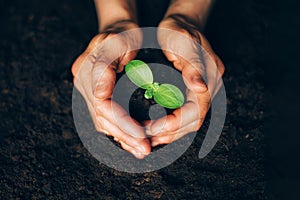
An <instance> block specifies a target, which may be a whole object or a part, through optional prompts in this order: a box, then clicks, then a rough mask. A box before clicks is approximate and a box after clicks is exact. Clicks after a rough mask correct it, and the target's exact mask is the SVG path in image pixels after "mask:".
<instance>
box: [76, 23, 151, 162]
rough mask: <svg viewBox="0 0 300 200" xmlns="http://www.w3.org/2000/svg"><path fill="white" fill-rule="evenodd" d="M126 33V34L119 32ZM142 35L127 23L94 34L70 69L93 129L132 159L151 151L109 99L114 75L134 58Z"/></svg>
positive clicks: (137, 129) (142, 135)
mask: <svg viewBox="0 0 300 200" xmlns="http://www.w3.org/2000/svg"><path fill="white" fill-rule="evenodd" d="M126 30H130V33H126V32H125V33H121V34H118V33H120V32H123V31H126ZM141 44H142V32H141V30H140V29H139V28H138V26H137V25H136V24H135V23H133V22H131V21H130V20H123V21H118V22H116V23H114V24H113V25H110V26H108V27H107V28H105V30H104V31H103V32H102V33H100V34H98V35H96V36H95V37H94V38H93V39H92V41H91V42H90V44H89V46H88V47H87V49H86V50H85V52H84V53H82V54H81V55H80V56H79V57H78V58H77V60H76V61H75V63H74V64H73V66H72V73H73V75H74V84H75V87H76V88H77V90H79V92H80V93H81V94H82V96H83V97H84V99H85V101H86V103H87V106H88V109H89V111H90V114H91V117H92V119H93V122H94V125H95V127H96V130H97V131H99V132H102V133H105V134H107V135H110V136H113V137H114V139H115V140H116V141H118V142H120V144H121V146H122V148H124V149H125V150H127V151H128V152H130V153H132V154H133V155H134V156H135V157H136V158H140V159H141V158H143V157H144V156H145V155H148V154H149V153H150V150H151V146H150V144H149V140H148V139H147V138H146V137H145V133H144V130H143V128H142V127H141V126H140V125H139V124H138V122H136V121H135V120H134V119H132V118H131V117H130V116H129V115H128V114H127V112H126V111H125V110H124V109H123V108H122V107H121V106H120V105H118V104H117V103H116V102H114V101H112V100H111V96H112V93H113V89H114V86H115V81H116V73H118V72H121V71H123V70H124V66H125V65H126V64H127V63H128V62H129V61H130V60H132V59H133V58H134V57H135V56H136V53H137V52H136V51H132V50H136V49H139V48H140V46H141Z"/></svg>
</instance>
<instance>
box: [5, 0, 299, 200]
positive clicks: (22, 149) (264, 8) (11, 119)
mask: <svg viewBox="0 0 300 200" xmlns="http://www.w3.org/2000/svg"><path fill="white" fill-rule="evenodd" d="M298 5H299V3H297V1H294V2H291V3H290V2H287V1H286V2H285V4H284V5H281V4H278V3H277V1H269V2H267V1H259V0H242V1H235V0H227V1H225V0H220V1H217V3H216V5H215V7H214V9H213V10H212V13H211V16H210V18H209V21H208V24H207V28H206V30H205V34H206V36H207V37H208V39H209V41H210V42H211V44H212V46H213V48H214V49H215V51H216V53H217V54H218V55H219V56H220V57H221V59H222V60H223V62H224V64H225V66H226V73H225V75H224V83H225V87H226V92H227V101H228V102H227V103H228V104H227V105H228V107H227V110H228V111H227V112H228V113H227V118H226V122H225V126H224V130H223V132H222V135H221V137H220V140H219V141H218V143H217V144H216V146H215V148H214V149H213V151H212V152H211V153H210V154H209V155H208V156H207V157H205V158H204V159H201V160H200V159H198V152H199V150H200V146H201V143H202V141H203V138H204V136H205V131H204V130H203V129H205V128H202V129H200V131H199V132H198V135H197V136H196V138H195V141H194V143H193V144H192V146H191V147H190V148H189V149H188V150H187V151H186V152H185V153H184V155H183V156H181V157H180V158H179V159H178V160H177V161H176V162H174V163H172V164H171V165H170V166H168V167H166V168H163V169H161V170H158V171H155V172H151V173H143V174H128V173H123V172H118V171H116V170H114V169H111V168H109V167H107V166H105V165H103V164H101V163H99V162H98V161H97V160H96V159H95V158H93V156H92V155H90V154H89V152H88V151H87V150H86V149H85V148H84V146H83V144H82V143H81V141H80V139H79V137H78V135H77V133H76V129H75V126H74V122H73V117H72V89H73V84H72V75H71V72H70V68H71V65H72V63H73V62H74V60H75V59H76V57H77V56H78V55H80V53H81V52H83V50H84V49H85V47H86V46H87V44H88V42H89V41H90V39H91V38H92V37H93V36H94V35H95V34H97V21H96V12H95V8H94V4H93V1H91V0H89V1H80V0H63V1H59V0H51V1H50V0H44V1H40V0H27V1H23V0H10V1H1V2H0V6H1V8H0V15H1V18H0V22H1V26H0V27H1V30H0V37H1V38H0V47H1V48H0V77H1V78H0V94H1V95H0V117H1V119H2V120H1V121H0V199H208V200H218V199H222V200H226V199H230V200H235V199H237V200H244V199H267V198H268V197H269V199H298V198H297V192H298V193H299V190H298V189H299V182H300V181H299V179H300V178H299V177H300V175H299V172H297V169H299V168H298V167H299V164H297V158H299V156H298V154H297V152H298V151H297V149H296V146H298V142H299V136H297V138H295V134H294V133H296V132H295V131H294V130H293V129H292V128H291V126H290V125H291V124H294V122H297V121H296V119H297V117H298V115H297V111H298V110H297V109H295V106H296V102H298V100H299V99H298V98H297V97H294V96H293V97H291V96H289V95H290V94H291V92H292V91H297V87H296V82H297V73H296V72H295V73H288V71H289V69H290V68H289V67H291V69H292V68H293V67H295V66H296V64H295V63H294V60H293V58H294V57H297V54H295V52H297V48H296V46H295V45H296V44H295V43H294V41H293V40H292V39H291V38H292V37H294V36H297V34H296V32H294V31H292V29H293V28H295V27H296V22H295V21H294V19H297V15H294V14H295V13H296V8H297V7H298ZM138 6H139V16H140V25H141V26H157V24H158V22H159V20H160V19H161V18H162V16H163V12H164V10H165V9H166V8H167V1H164V3H162V2H161V1H159V0H153V1H138ZM287 8H288V9H291V10H290V11H284V12H282V10H285V9H287ZM298 8H299V7H298ZM285 12H286V13H288V15H285ZM282 14H284V15H282ZM282 24H284V26H282ZM282 30H285V31H282ZM286 42H289V43H290V44H291V45H290V46H291V47H290V48H287V47H285V48H282V47H280V46H279V45H282V44H285V43H286ZM274 44H276V45H274ZM277 45H278V46H277ZM274 49H276V50H274ZM289 52H293V54H290V53H289ZM139 56H140V58H143V57H145V58H148V59H150V58H151V59H153V60H156V61H157V62H158V63H164V62H166V59H165V58H164V57H163V55H162V54H161V53H154V54H151V55H145V54H143V52H142V53H141V54H140V55H139ZM149 56H150V58H149ZM290 56H291V57H292V58H291V59H290ZM278 58H280V59H278ZM278 64H280V65H281V67H280V69H281V70H275V69H277V68H278V67H277V66H278ZM272 77H273V78H272ZM274 77H275V78H274ZM277 77H280V81H281V83H280V84H278V82H279V81H278V78H277ZM282 82H284V83H282ZM287 82H288V83H291V84H292V87H288V89H286V87H287ZM265 87H268V88H270V90H266V89H265ZM281 96H289V97H290V98H288V99H287V100H282V101H281V100H278V99H279V98H277V97H281ZM266 97H267V98H266ZM274 99H275V100H274ZM270 100H271V101H270ZM273 100H274V101H273ZM266 102H267V103H266ZM287 102H288V104H287ZM281 105H287V109H283V108H282V106H281ZM272 106H275V108H276V109H273V107H272ZM284 108H286V106H285V107H284ZM278 113H279V114H278ZM298 113H299V112H298ZM280 116H285V117H284V118H285V119H286V120H285V121H284V122H283V121H282V118H281V117H280ZM270 119H273V120H270ZM289 119H294V120H292V121H291V120H289ZM266 121H268V122H269V123H267V129H265V128H264V127H265V126H264V125H265V122H266ZM206 123H207V121H206ZM274 127H275V128H274ZM270 128H273V129H270ZM269 132H271V133H272V134H269ZM282 135H284V136H286V137H282ZM298 135H299V134H298ZM290 144H291V145H290ZM291 146H292V148H290V147H291ZM282 149H283V151H282ZM295 160H296V161H295ZM290 164H293V165H290ZM294 172H295V173H294Z"/></svg>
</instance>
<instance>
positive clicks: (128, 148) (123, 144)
mask: <svg viewBox="0 0 300 200" xmlns="http://www.w3.org/2000/svg"><path fill="white" fill-rule="evenodd" d="M120 144H121V146H122V148H123V149H124V150H126V151H128V152H129V153H131V154H132V155H134V156H135V157H136V158H138V159H143V158H144V157H145V155H144V154H142V153H140V152H139V151H137V150H136V149H135V148H132V147H131V146H129V145H127V144H125V143H124V142H122V141H120Z"/></svg>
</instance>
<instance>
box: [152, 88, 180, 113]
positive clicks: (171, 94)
mask: <svg viewBox="0 0 300 200" xmlns="http://www.w3.org/2000/svg"><path fill="white" fill-rule="evenodd" d="M153 96H154V101H155V102H156V103H158V104H159V105H161V106H163V107H166V108H170V109H176V108H179V107H180V106H182V104H183V103H184V96H183V94H182V92H181V91H180V89H179V88H178V87H176V86H175V85H171V84H161V85H160V86H159V88H158V89H157V90H156V91H155V92H154V94H153Z"/></svg>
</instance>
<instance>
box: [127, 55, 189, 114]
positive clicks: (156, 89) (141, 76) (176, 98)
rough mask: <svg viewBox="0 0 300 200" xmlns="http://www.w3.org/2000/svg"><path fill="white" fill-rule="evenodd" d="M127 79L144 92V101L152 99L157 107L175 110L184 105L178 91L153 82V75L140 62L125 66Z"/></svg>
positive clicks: (144, 64) (132, 62)
mask: <svg viewBox="0 0 300 200" xmlns="http://www.w3.org/2000/svg"><path fill="white" fill-rule="evenodd" d="M125 72H126V74H127V76H128V78H129V79H130V80H131V81H132V82H133V83H134V84H135V85H137V86H138V87H140V88H142V89H144V90H145V93H144V97H145V98H146V99H151V98H153V99H154V101H155V102H156V103H158V104H159V105H161V106H163V107H165V108H170V109H176V108H179V107H180V106H182V104H183V103H184V96H183V94H182V92H181V91H180V89H179V88H178V87H176V86H175V85H172V84H168V83H163V84H160V83H157V82H153V74H152V71H151V69H150V67H149V66H148V65H147V64H146V63H144V62H143V61H140V60H132V61H130V62H129V63H128V64H127V65H126V66H125Z"/></svg>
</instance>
